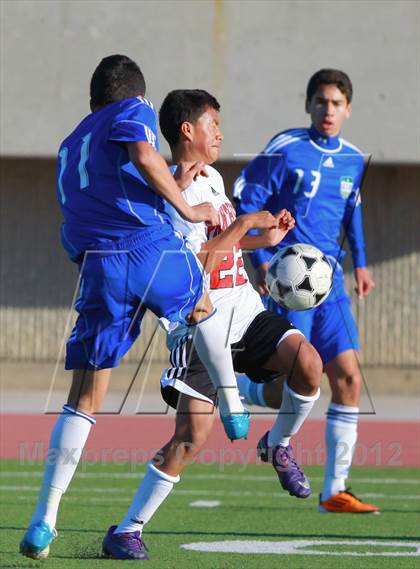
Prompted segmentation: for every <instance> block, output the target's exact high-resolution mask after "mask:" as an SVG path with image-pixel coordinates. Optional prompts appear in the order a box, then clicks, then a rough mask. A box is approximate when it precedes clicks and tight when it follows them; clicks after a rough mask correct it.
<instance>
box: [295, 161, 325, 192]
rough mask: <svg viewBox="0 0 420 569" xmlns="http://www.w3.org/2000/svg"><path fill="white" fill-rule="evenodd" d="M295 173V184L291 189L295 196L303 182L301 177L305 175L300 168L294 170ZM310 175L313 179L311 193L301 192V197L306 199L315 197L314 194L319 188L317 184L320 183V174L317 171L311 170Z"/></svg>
mask: <svg viewBox="0 0 420 569" xmlns="http://www.w3.org/2000/svg"><path fill="white" fill-rule="evenodd" d="M295 172H296V176H297V178H296V183H295V186H294V188H293V193H294V194H297V193H298V191H299V189H300V186H301V184H302V182H303V176H304V174H305V172H304V170H302V168H295ZM311 175H312V177H313V179H312V181H311V188H312V189H311V191H310V192H303V195H304V196H305V197H306V198H313V197H314V196H315V194H316V193H317V191H318V188H319V184H320V182H321V172H318V170H311Z"/></svg>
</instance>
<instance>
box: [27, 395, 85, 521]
mask: <svg viewBox="0 0 420 569" xmlns="http://www.w3.org/2000/svg"><path fill="white" fill-rule="evenodd" d="M63 410H64V411H63V413H62V414H61V415H60V417H59V418H58V421H57V422H56V424H55V426H54V428H53V430H52V432H51V437H50V446H49V450H48V458H47V464H46V466H45V471H44V480H43V482H42V486H41V490H40V492H39V497H38V503H37V506H36V509H35V512H34V515H33V516H32V520H31V524H35V523H38V522H40V521H43V522H45V523H47V524H48V525H49V527H50V528H51V529H53V528H54V527H55V524H56V521H57V513H58V507H59V505H60V500H61V496H62V495H63V494H64V492H65V491H66V490H67V488H68V486H69V484H70V482H71V479H72V478H73V475H74V473H75V471H76V468H77V465H78V464H79V460H80V456H81V454H82V451H83V448H84V446H85V443H86V440H87V438H88V435H89V433H90V429H91V427H92V425H93V424H95V423H96V421H95V419H94V418H93V417H91V416H90V415H87V414H86V413H82V412H80V411H75V410H74V409H73V408H72V407H70V406H69V405H64V406H63Z"/></svg>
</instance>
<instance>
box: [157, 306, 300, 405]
mask: <svg viewBox="0 0 420 569" xmlns="http://www.w3.org/2000/svg"><path fill="white" fill-rule="evenodd" d="M290 333H297V334H300V332H299V330H298V329H297V328H295V326H293V324H291V323H290V322H288V321H287V320H286V319H285V318H283V316H280V315H278V314H274V313H273V312H270V311H268V310H265V311H264V312H261V313H260V314H258V315H257V316H256V317H255V318H254V320H253V321H252V322H251V324H250V325H249V326H248V329H247V330H246V332H245V334H244V336H243V337H242V339H241V340H240V341H239V342H236V343H235V344H232V346H231V349H232V360H233V367H234V368H235V371H236V372H238V373H245V374H246V375H247V376H248V377H249V378H250V379H251V380H252V381H254V382H256V383H264V382H269V381H272V380H273V379H276V378H278V377H282V376H283V375H284V373H285V372H282V371H281V370H279V371H269V370H266V369H264V368H263V366H264V364H265V362H266V361H267V360H268V358H269V357H270V356H271V355H272V354H273V353H274V352H275V350H276V348H277V345H278V344H279V342H280V341H281V340H282V339H283V338H284V337H285V335H289V334H290ZM170 362H171V366H172V367H169V368H167V369H166V370H165V371H164V372H163V374H162V377H161V380H160V382H161V393H162V397H163V399H164V400H165V402H166V403H167V404H168V405H170V406H171V407H174V408H175V409H176V408H177V405H178V399H179V396H180V394H181V393H184V394H186V395H190V396H191V397H195V398H197V399H202V400H204V401H208V402H209V403H212V404H213V405H216V404H217V395H216V388H215V387H214V385H213V383H212V381H211V379H210V377H209V375H208V373H207V370H206V368H205V367H204V365H203V364H202V363H201V360H200V358H199V357H198V354H197V352H196V351H195V348H194V344H193V341H192V335H186V336H184V337H183V338H181V339H180V340H179V341H178V343H177V345H176V346H175V348H174V349H173V350H172V351H171V354H170Z"/></svg>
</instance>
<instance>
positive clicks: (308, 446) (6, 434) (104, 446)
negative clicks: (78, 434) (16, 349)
mask: <svg viewBox="0 0 420 569" xmlns="http://www.w3.org/2000/svg"><path fill="white" fill-rule="evenodd" d="M56 419H57V417H56V416H52V415H23V414H5V415H3V416H2V417H1V422H0V432H1V445H0V458H2V459H6V458H8V459H19V460H20V461H22V463H24V462H28V461H30V462H38V461H40V460H42V459H44V458H45V456H46V453H47V450H48V439H49V434H50V431H51V428H52V426H53V425H54V423H55V421H56ZM97 421H98V422H97V424H96V425H95V427H93V429H92V432H91V435H90V437H89V439H88V443H87V445H86V448H85V451H84V457H83V458H84V460H85V461H87V462H91V463H98V462H99V463H100V462H114V463H116V464H118V463H120V464H123V463H125V464H127V463H133V464H134V463H138V462H144V461H145V460H147V459H149V458H151V457H152V456H153V454H154V453H155V452H156V451H157V450H158V449H159V448H161V446H163V444H164V443H166V442H167V441H168V439H169V438H170V437H171V435H172V433H173V428H174V419H173V417H161V416H144V415H142V416H98V417H97ZM271 424H272V419H270V420H266V419H254V420H253V421H252V423H251V430H250V434H249V438H248V440H246V441H236V442H235V443H231V442H230V441H228V440H227V439H226V436H225V434H224V431H223V427H222V425H221V423H220V421H219V420H216V422H215V425H214V428H213V432H212V434H211V436H210V438H209V440H208V441H207V444H206V445H205V446H204V448H203V449H202V450H201V451H200V453H199V457H198V461H197V462H200V463H212V462H213V463H219V464H220V463H221V464H223V463H224V464H231V463H240V464H246V463H255V462H256V457H255V448H256V445H257V442H258V440H259V438H260V437H261V435H262V434H264V433H265V431H267V430H268V429H269V428H270V426H271ZM419 440H420V424H419V423H417V422H408V421H407V422H401V421H400V422H379V421H363V420H362V421H361V422H360V424H359V442H358V447H357V449H356V453H355V457H354V460H353V464H354V465H357V466H390V467H392V466H419V464H420V451H419ZM293 446H294V451H295V455H296V457H297V459H298V461H299V462H301V464H304V465H308V464H317V465H322V464H324V458H325V449H324V421H322V420H309V421H306V423H305V424H304V426H303V427H302V429H301V431H300V432H299V434H298V435H297V436H295V437H294V441H293Z"/></svg>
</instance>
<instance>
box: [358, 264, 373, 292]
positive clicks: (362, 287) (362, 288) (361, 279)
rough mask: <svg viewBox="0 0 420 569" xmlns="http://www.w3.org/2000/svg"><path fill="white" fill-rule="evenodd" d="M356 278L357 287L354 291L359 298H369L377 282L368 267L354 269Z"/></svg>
mask: <svg viewBox="0 0 420 569" xmlns="http://www.w3.org/2000/svg"><path fill="white" fill-rule="evenodd" d="M354 278H355V279H356V287H355V289H354V290H355V291H356V293H357V296H358V297H359V298H363V297H364V296H367V295H368V294H369V293H370V291H371V290H372V289H373V288H375V281H374V280H373V278H372V276H371V274H370V272H369V269H368V268H367V267H358V268H357V269H354Z"/></svg>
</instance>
